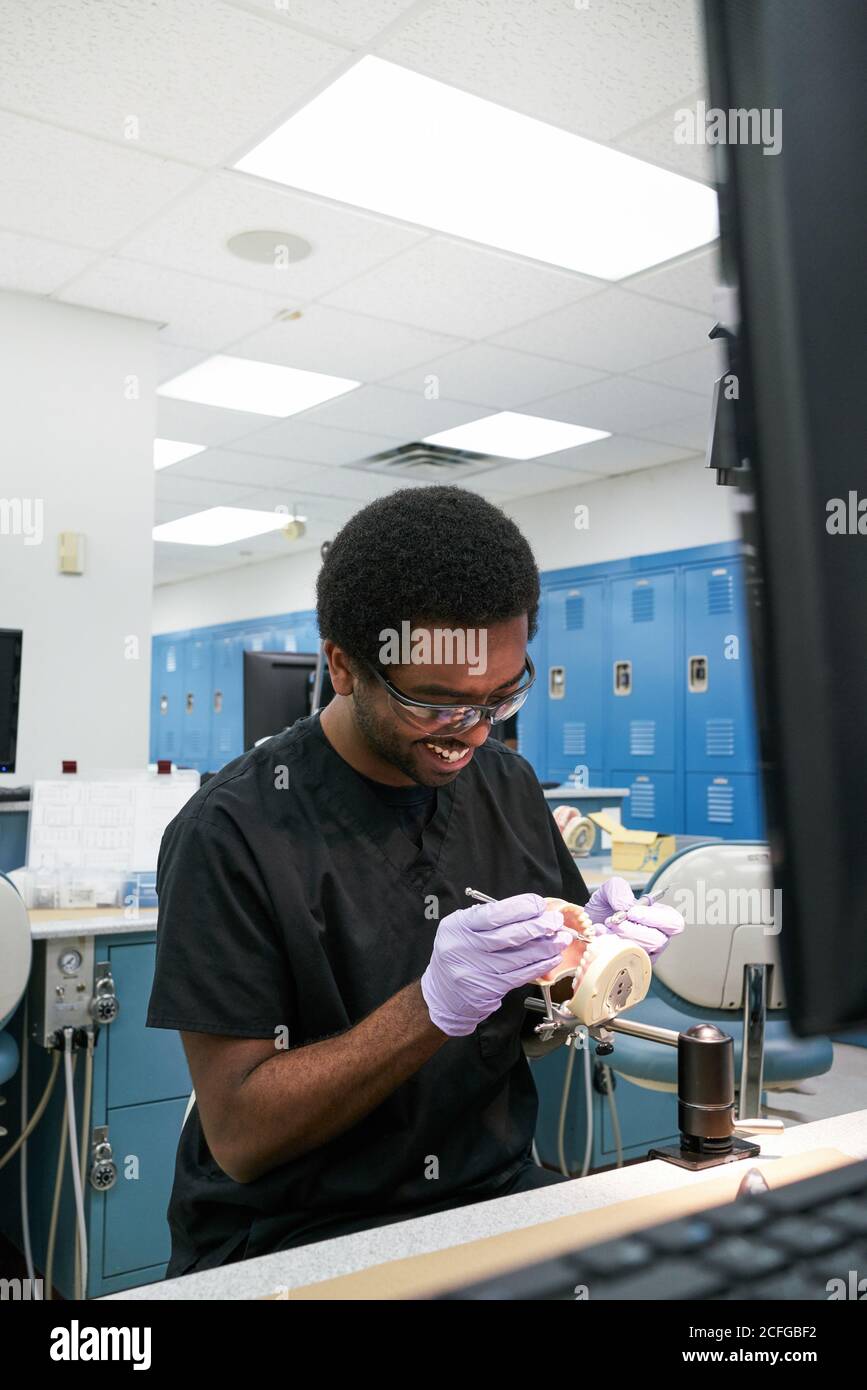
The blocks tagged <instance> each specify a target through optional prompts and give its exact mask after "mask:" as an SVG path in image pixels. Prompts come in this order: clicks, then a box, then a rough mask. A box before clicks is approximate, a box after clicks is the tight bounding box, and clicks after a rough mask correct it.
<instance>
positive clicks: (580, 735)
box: [563, 721, 587, 757]
mask: <svg viewBox="0 0 867 1390" xmlns="http://www.w3.org/2000/svg"><path fill="white" fill-rule="evenodd" d="M563 752H564V753H565V755H566V756H567V757H571V756H572V755H573V754H575V755H579V756H583V755H584V754H585V753H586V752H587V725H586V724H584V723H578V722H575V721H573V722H572V723H567V724H564V725H563Z"/></svg>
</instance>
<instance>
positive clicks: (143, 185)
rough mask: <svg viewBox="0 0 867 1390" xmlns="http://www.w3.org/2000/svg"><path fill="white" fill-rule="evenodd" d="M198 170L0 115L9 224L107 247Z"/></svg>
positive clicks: (1, 183) (0, 163)
mask: <svg viewBox="0 0 867 1390" xmlns="http://www.w3.org/2000/svg"><path fill="white" fill-rule="evenodd" d="M7 66H8V62H7ZM199 177H200V175H199V174H198V173H197V172H196V171H195V170H193V169H189V168H186V167H185V166H183V165H181V164H171V163H169V162H168V161H167V160H163V159H156V158H155V157H154V156H153V155H148V154H143V153H141V151H137V150H132V149H130V148H128V147H127V148H125V149H119V148H117V147H115V146H114V145H109V144H106V143H105V141H103V140H91V139H89V138H88V137H87V136H84V135H72V134H70V133H69V132H68V131H65V130H58V129H57V128H56V127H53V126H48V125H42V124H41V123H40V122H38V121H28V120H25V119H24V118H23V117H21V116H12V115H9V114H8V113H5V112H4V113H3V114H2V115H0V225H2V226H3V227H5V228H6V229H7V230H8V231H14V232H24V233H27V234H30V235H32V236H39V237H47V238H49V239H51V240H54V241H63V242H66V241H68V242H71V243H73V244H74V245H76V246H79V247H87V246H92V247H95V248H98V249H101V248H105V247H109V246H112V245H113V244H114V243H115V242H116V241H118V239H119V238H120V237H124V236H127V235H129V233H130V232H131V231H132V230H133V229H134V228H135V227H137V226H138V224H139V223H140V222H141V221H142V219H143V218H145V217H149V216H151V215H152V214H153V213H155V212H156V211H158V209H159V208H160V207H162V205H163V204H165V203H167V202H169V201H170V199H172V198H175V197H176V196H177V195H178V194H179V193H181V192H183V190H184V189H186V188H189V187H190V185H191V184H192V183H194V182H195V181H196V179H198V178H199Z"/></svg>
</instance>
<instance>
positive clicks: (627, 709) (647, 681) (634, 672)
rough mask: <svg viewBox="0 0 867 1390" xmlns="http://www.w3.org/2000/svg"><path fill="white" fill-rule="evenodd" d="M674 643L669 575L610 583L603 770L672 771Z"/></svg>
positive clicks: (672, 586)
mask: <svg viewBox="0 0 867 1390" xmlns="http://www.w3.org/2000/svg"><path fill="white" fill-rule="evenodd" d="M675 641H676V621H675V576H674V572H673V571H670V570H669V571H661V572H659V573H655V574H648V575H642V576H640V577H633V576H630V577H628V578H623V579H614V580H612V583H611V644H610V653H609V654H610V660H611V667H610V668H609V679H608V696H607V704H608V740H607V744H608V755H607V757H606V759H605V762H606V765H607V766H608V767H610V768H627V769H629V770H630V771H631V772H632V773H633V774H634V773H637V772H647V771H658V772H662V771H666V772H674V771H675V768H676V762H675V740H676V733H677V730H676V723H677V721H676V718H675V699H676V694H675V650H676V646H675ZM612 775H613V774H612ZM620 776H622V773H621V774H617V777H618V779H619V777H620ZM617 784H618V785H620V783H619V780H618V782H617Z"/></svg>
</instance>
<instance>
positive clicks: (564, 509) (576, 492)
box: [505, 457, 739, 570]
mask: <svg viewBox="0 0 867 1390" xmlns="http://www.w3.org/2000/svg"><path fill="white" fill-rule="evenodd" d="M734 493H735V489H734V488H728V487H717V485H716V474H715V473H711V472H708V470H707V469H706V468H705V467H704V459H703V458H698V457H696V458H693V459H685V460H683V461H682V462H680V463H669V464H665V465H663V466H662V467H661V468H646V469H642V470H641V471H640V472H638V473H621V474H620V475H619V476H618V477H616V478H605V479H604V480H603V481H602V482H598V483H589V484H586V485H584V486H580V485H579V486H575V487H571V488H566V489H558V490H557V491H556V492H544V493H540V494H537V495H536V496H535V497H526V498H522V499H521V500H520V501H517V502H510V503H509V504H508V506H507V507H506V508H505V510H506V511H507V512H508V513H509V515H510V516H512V517H513V518H514V520H515V521H516V522H517V524H518V525H519V526H520V528H521V530H522V531H523V533H524V535H525V536H526V537H527V539H528V541H529V542H530V544H531V545H532V547H533V552H534V554H535V556H536V559H537V561H538V563H539V568H540V569H543V570H555V569H565V568H566V567H567V566H569V565H595V564H599V563H601V562H602V561H605V560H621V559H625V558H626V557H627V556H629V555H651V554H654V553H656V552H657V551H663V550H685V549H687V547H689V546H694V545H713V544H716V543H717V542H720V541H729V540H733V539H734V538H735V537H736V536H737V535H738V534H739V532H738V525H737V518H736V516H735V513H734V511H733V508H732V499H733V496H734ZM578 505H583V506H585V507H586V508H587V509H588V516H587V521H588V523H589V524H588V525H587V527H586V529H583V528H582V529H578V528H577V527H576V524H575V523H576V514H575V507H576V506H578Z"/></svg>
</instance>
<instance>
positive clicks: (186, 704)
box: [184, 690, 194, 714]
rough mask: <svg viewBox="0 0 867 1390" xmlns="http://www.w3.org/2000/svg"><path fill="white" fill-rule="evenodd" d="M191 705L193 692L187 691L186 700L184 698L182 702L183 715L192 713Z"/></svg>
mask: <svg viewBox="0 0 867 1390" xmlns="http://www.w3.org/2000/svg"><path fill="white" fill-rule="evenodd" d="M193 703H194V699H193V692H192V690H188V691H187V698H186V700H185V701H184V713H185V714H192V712H193Z"/></svg>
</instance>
